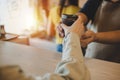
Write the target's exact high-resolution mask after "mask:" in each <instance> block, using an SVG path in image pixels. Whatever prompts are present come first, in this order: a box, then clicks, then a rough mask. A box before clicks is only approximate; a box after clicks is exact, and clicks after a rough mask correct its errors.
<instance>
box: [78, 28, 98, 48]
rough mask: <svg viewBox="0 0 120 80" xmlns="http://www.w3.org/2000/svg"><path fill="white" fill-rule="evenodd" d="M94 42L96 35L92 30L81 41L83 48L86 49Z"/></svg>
mask: <svg viewBox="0 0 120 80" xmlns="http://www.w3.org/2000/svg"><path fill="white" fill-rule="evenodd" d="M94 41H96V33H94V32H93V31H90V30H88V31H86V32H85V33H84V34H83V35H82V37H81V39H80V42H81V46H82V47H84V48H85V47H87V45H88V44H89V43H91V42H94Z"/></svg>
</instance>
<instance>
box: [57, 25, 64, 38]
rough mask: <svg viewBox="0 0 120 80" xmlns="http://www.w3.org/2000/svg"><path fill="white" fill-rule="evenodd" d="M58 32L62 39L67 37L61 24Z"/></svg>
mask: <svg viewBox="0 0 120 80" xmlns="http://www.w3.org/2000/svg"><path fill="white" fill-rule="evenodd" d="M57 31H58V34H59V36H60V37H61V38H63V37H64V36H65V33H64V30H63V28H62V26H61V25H60V24H59V25H58V26H57Z"/></svg>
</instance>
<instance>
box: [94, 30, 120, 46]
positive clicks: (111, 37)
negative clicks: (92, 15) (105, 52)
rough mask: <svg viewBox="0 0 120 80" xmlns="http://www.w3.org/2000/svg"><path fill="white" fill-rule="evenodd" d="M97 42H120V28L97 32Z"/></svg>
mask: <svg viewBox="0 0 120 80" xmlns="http://www.w3.org/2000/svg"><path fill="white" fill-rule="evenodd" d="M95 41H96V42H100V43H111V44H112V43H113V44H114V43H120V30H117V31H109V32H99V33H96V39H95Z"/></svg>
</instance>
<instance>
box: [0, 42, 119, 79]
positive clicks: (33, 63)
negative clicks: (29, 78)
mask: <svg viewBox="0 0 120 80" xmlns="http://www.w3.org/2000/svg"><path fill="white" fill-rule="evenodd" d="M60 59H61V54H59V53H57V52H53V51H49V50H45V49H42V48H34V47H31V46H26V45H20V44H16V43H10V42H4V41H0V66H4V65H19V66H20V67H21V68H22V69H23V70H24V72H25V73H26V74H27V75H36V76H39V75H44V74H45V73H47V72H49V73H53V72H54V69H55V67H56V64H57V63H58V62H59V61H60ZM85 63H86V65H87V67H88V69H89V70H90V74H91V80H120V64H118V63H113V62H107V61H103V60H98V59H85Z"/></svg>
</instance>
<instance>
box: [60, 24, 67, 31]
mask: <svg viewBox="0 0 120 80" xmlns="http://www.w3.org/2000/svg"><path fill="white" fill-rule="evenodd" d="M60 25H61V27H62V28H63V29H64V30H66V29H67V28H68V26H66V25H65V24H60Z"/></svg>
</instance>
